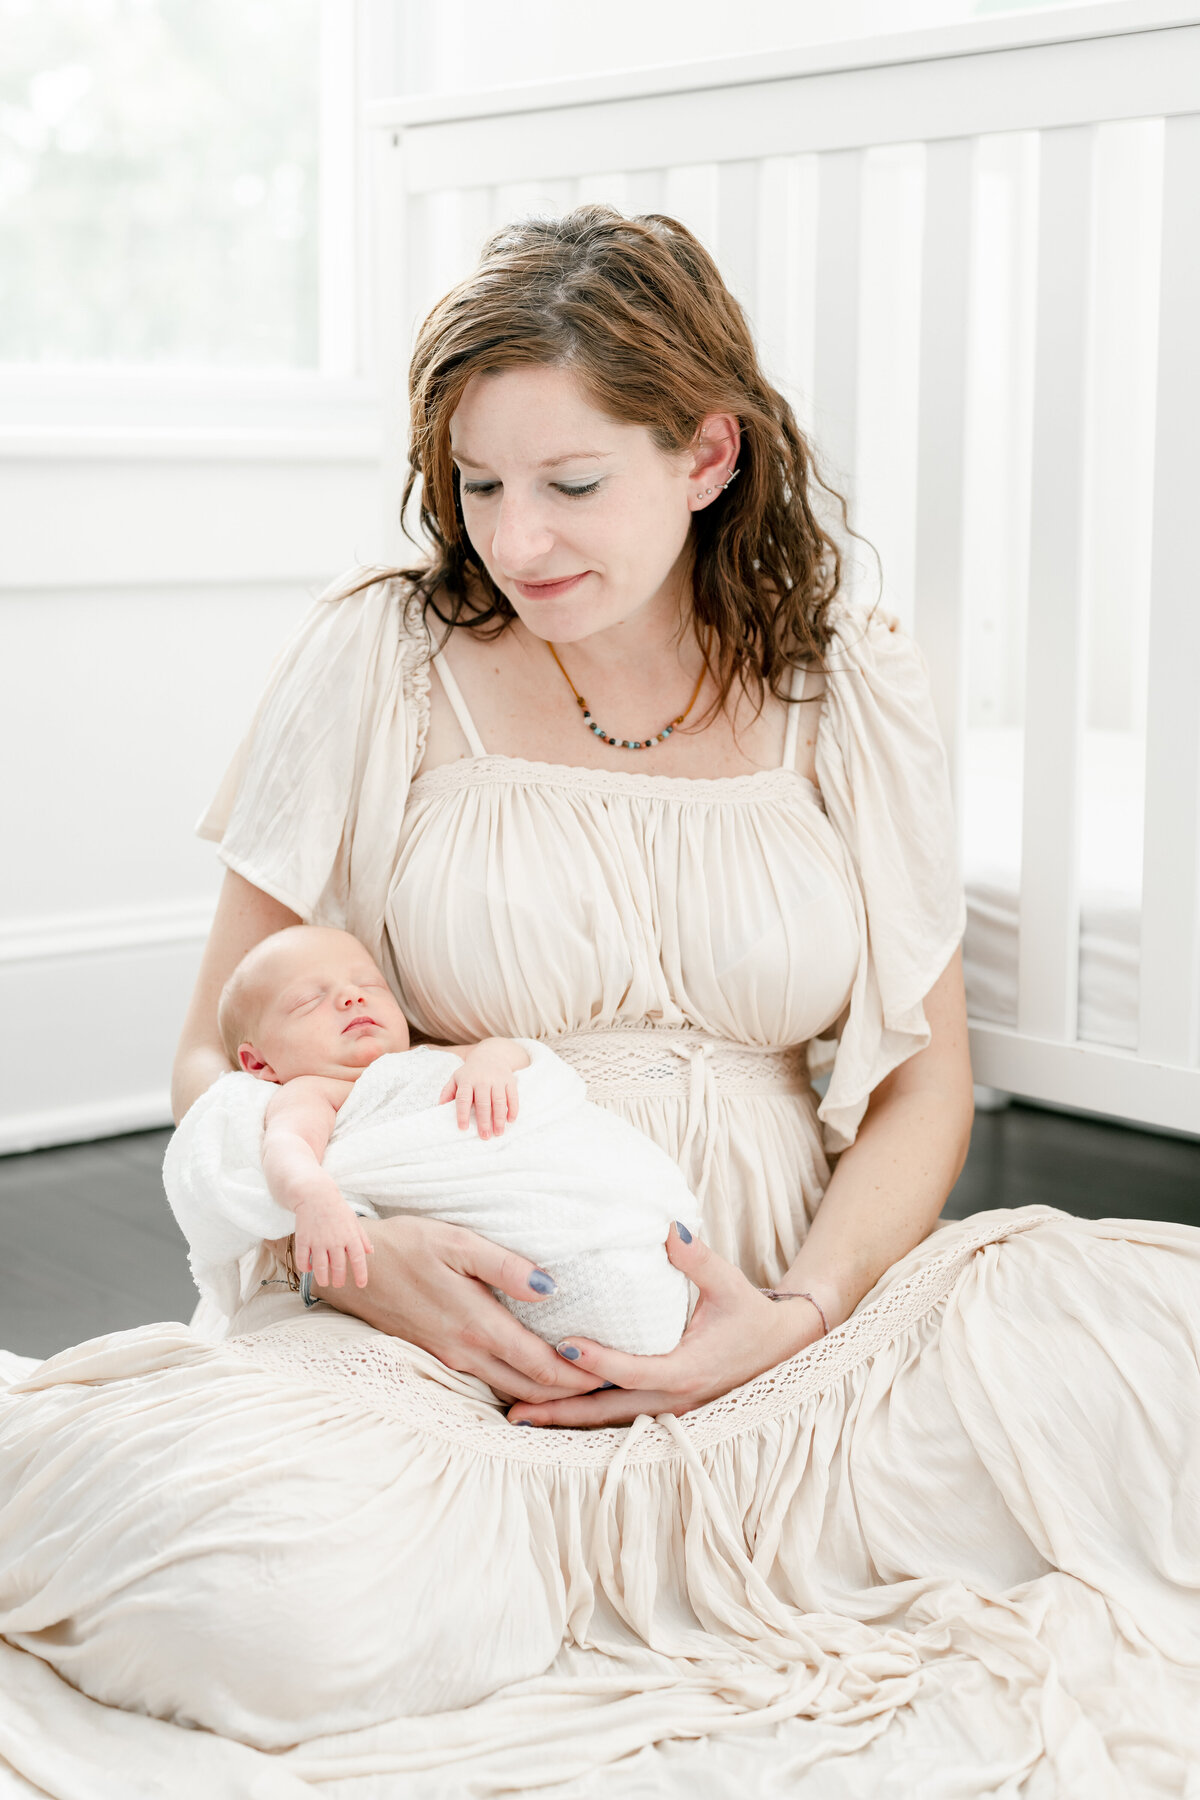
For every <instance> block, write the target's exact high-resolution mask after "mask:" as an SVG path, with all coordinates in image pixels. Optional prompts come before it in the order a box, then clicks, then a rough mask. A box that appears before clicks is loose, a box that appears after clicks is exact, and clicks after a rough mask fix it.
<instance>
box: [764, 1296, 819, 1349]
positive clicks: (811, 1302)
mask: <svg viewBox="0 0 1200 1800" xmlns="http://www.w3.org/2000/svg"><path fill="white" fill-rule="evenodd" d="M758 1291H759V1293H760V1294H765V1295H766V1296H767V1299H768V1300H807V1301H809V1302H810V1304H811V1305H813V1306H815V1307H816V1309H817V1316H818V1317H819V1319H820V1321H821V1324H822V1327H823V1330H822V1333H821V1335H822V1337H828V1336H829V1320H828V1319H827V1318H826V1317H825V1313H824V1310H823V1308H822V1306H821V1302H820V1301H819V1300H814V1299H813V1297H812V1295H811V1294H800V1293H792V1292H791V1290H790V1289H788V1288H759V1290H758Z"/></svg>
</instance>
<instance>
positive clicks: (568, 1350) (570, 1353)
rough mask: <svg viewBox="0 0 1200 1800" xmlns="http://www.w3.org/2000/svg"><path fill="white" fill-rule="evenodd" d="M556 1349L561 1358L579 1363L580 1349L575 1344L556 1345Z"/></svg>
mask: <svg viewBox="0 0 1200 1800" xmlns="http://www.w3.org/2000/svg"><path fill="white" fill-rule="evenodd" d="M554 1348H555V1349H556V1350H557V1351H558V1354H559V1355H560V1356H565V1357H566V1359H567V1361H568V1362H578V1361H579V1349H578V1346H577V1345H575V1344H556V1345H555V1346H554Z"/></svg>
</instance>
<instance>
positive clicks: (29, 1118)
mask: <svg viewBox="0 0 1200 1800" xmlns="http://www.w3.org/2000/svg"><path fill="white" fill-rule="evenodd" d="M171 1123H172V1120H171V1097H170V1094H169V1093H167V1092H166V1091H165V1090H164V1091H162V1092H161V1093H154V1094H132V1095H129V1096H124V1095H122V1096H121V1097H120V1098H119V1099H116V1100H102V1101H94V1102H92V1103H91V1104H87V1103H82V1104H79V1105H74V1106H71V1105H68V1106H59V1107H54V1108H52V1109H51V1110H49V1111H47V1112H40V1113H26V1114H25V1115H24V1117H22V1118H14V1119H0V1156H18V1155H20V1154H22V1152H24V1151H27V1150H49V1149H52V1148H54V1147H55V1146H56V1145H59V1144H88V1143H92V1142H94V1141H95V1140H96V1139H97V1138H110V1137H123V1136H124V1135H125V1133H126V1132H129V1131H160V1130H162V1129H163V1127H164V1126H167V1125H170V1124H171Z"/></svg>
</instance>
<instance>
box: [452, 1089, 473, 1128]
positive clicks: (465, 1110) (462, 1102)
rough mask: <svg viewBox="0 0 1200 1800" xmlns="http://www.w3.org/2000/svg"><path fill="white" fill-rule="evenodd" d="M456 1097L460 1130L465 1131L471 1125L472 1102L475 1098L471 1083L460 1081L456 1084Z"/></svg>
mask: <svg viewBox="0 0 1200 1800" xmlns="http://www.w3.org/2000/svg"><path fill="white" fill-rule="evenodd" d="M455 1095H456V1108H455V1109H456V1111H457V1113H458V1129H459V1130H460V1131H465V1130H466V1129H467V1127H468V1125H469V1124H470V1123H471V1102H472V1100H473V1099H474V1098H475V1093H474V1089H473V1088H472V1086H471V1084H470V1082H469V1081H459V1082H457V1083H456V1089H455Z"/></svg>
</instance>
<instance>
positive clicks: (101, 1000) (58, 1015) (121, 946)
mask: <svg viewBox="0 0 1200 1800" xmlns="http://www.w3.org/2000/svg"><path fill="white" fill-rule="evenodd" d="M210 912H211V908H209V907H206V906H204V905H203V904H198V903H190V904H182V903H181V904H178V905H165V906H159V907H155V908H145V909H141V910H138V911H133V910H131V911H127V912H124V913H116V912H111V913H107V914H101V913H97V914H93V915H72V916H71V917H66V916H63V917H59V918H49V919H45V920H42V921H39V922H22V921H15V922H10V923H9V924H8V925H6V926H5V927H4V928H3V929H2V930H0V1071H2V1075H0V1154H9V1155H11V1154H13V1153H14V1152H19V1151H25V1150H36V1149H44V1148H47V1147H49V1146H50V1145H54V1144H69V1143H79V1142H83V1141H86V1140H88V1139H91V1138H104V1137H115V1136H117V1135H118V1134H119V1133H121V1132H127V1131H149V1130H153V1129H156V1128H158V1127H161V1126H163V1125H168V1124H169V1123H170V1120H171V1111H170V1103H169V1098H168V1096H169V1093H170V1087H171V1064H172V1062H173V1060H174V1055H175V1045H176V1043H177V1041H178V1038H179V1030H180V1026H181V1025H182V1023H183V1018H184V1014H185V1012H186V1010H187V1006H188V1001H189V998H190V996H191V992H192V988H193V986H194V984H195V980H196V973H197V970H198V968H199V964H200V957H201V954H202V951H203V947H204V939H205V934H206V931H207V928H208V920H209V916H210Z"/></svg>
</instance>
